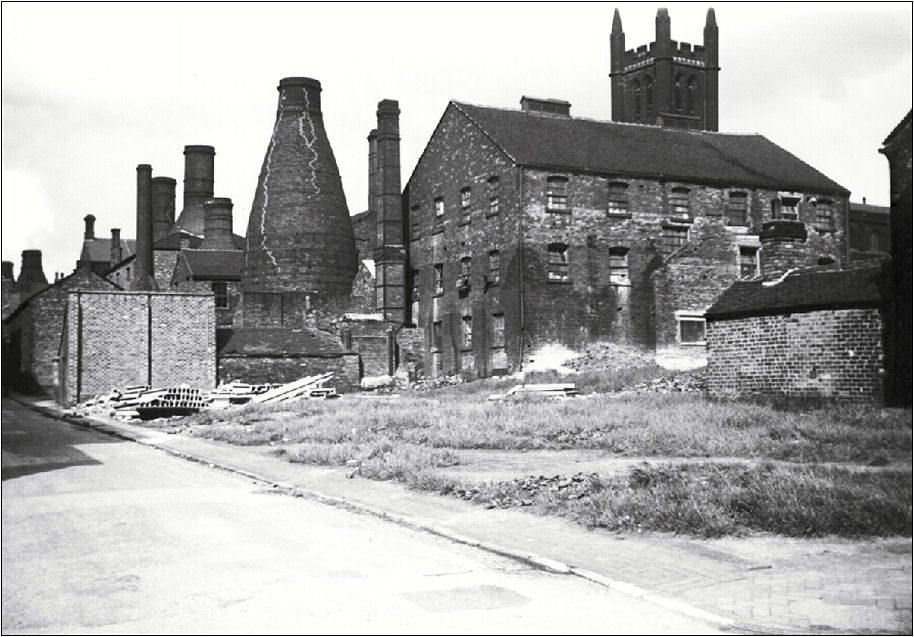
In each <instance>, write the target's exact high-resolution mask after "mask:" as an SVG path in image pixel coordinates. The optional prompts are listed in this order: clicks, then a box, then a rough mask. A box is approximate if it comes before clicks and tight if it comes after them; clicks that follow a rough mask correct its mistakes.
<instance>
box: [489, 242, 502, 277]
mask: <svg viewBox="0 0 914 637" xmlns="http://www.w3.org/2000/svg"><path fill="white" fill-rule="evenodd" d="M499 281H501V254H499V252H498V250H491V251H489V284H490V285H491V284H493V283H498V282H499Z"/></svg>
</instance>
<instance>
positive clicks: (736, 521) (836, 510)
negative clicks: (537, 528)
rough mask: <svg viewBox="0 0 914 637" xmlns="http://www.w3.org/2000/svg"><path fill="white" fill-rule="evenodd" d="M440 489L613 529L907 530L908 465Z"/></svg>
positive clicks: (709, 468) (771, 468) (703, 532)
mask: <svg viewBox="0 0 914 637" xmlns="http://www.w3.org/2000/svg"><path fill="white" fill-rule="evenodd" d="M444 490H445V491H446V492H450V493H455V494H456V495H460V496H462V497H464V498H465V499H470V500H473V501H476V502H480V503H484V504H488V505H489V506H502V507H509V506H532V507H533V508H534V509H535V510H537V511H538V512H540V513H544V514H553V515H561V516H563V517H567V518H570V519H573V520H575V521H577V522H579V523H581V524H585V525H586V526H588V527H591V528H594V527H599V528H605V529H609V530H616V531H633V530H634V531H647V530H649V531H671V532H675V533H686V534H690V535H698V536H702V537H719V536H723V535H730V534H740V533H744V532H748V531H765V532H770V533H778V534H781V535H788V536H795V537H815V536H823V535H829V534H836V535H842V536H849V537H854V536H866V535H882V536H888V535H902V536H906V537H910V535H911V497H912V491H911V473H910V471H880V472H865V473H861V472H854V471H849V470H847V469H837V468H831V467H802V466H785V465H775V464H773V463H761V464H758V465H752V466H744V465H720V464H711V463H699V464H688V465H671V464H661V465H654V466H648V465H645V466H643V467H636V468H634V469H632V470H631V471H630V472H629V474H628V475H627V476H622V477H614V478H601V477H600V476H596V475H591V476H581V475H579V476H574V477H572V478H564V479H562V480H560V481H558V482H555V481H553V482H551V483H549V482H547V483H543V482H542V481H536V480H530V479H522V480H514V481H511V482H497V483H484V484H482V485H472V486H468V485H457V484H451V485H448V486H446V487H445V488H444Z"/></svg>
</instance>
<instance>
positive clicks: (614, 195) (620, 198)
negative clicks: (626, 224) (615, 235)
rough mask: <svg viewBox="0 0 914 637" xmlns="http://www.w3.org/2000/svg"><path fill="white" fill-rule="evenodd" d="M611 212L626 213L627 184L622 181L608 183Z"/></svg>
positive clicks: (609, 208) (609, 209)
mask: <svg viewBox="0 0 914 637" xmlns="http://www.w3.org/2000/svg"><path fill="white" fill-rule="evenodd" d="M607 210H608V211H609V212H610V213H611V214H620V215H624V214H628V184H627V183H625V182H624V181H612V182H610V183H609V206H608V208H607Z"/></svg>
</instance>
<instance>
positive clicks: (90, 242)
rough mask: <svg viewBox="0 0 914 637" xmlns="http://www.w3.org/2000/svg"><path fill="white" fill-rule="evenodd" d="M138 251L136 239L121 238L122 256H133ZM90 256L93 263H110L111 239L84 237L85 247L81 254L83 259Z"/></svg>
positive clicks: (89, 258) (80, 256)
mask: <svg viewBox="0 0 914 637" xmlns="http://www.w3.org/2000/svg"><path fill="white" fill-rule="evenodd" d="M135 252H136V241H135V240H134V239H121V257H122V258H126V257H129V256H132V255H133V254H134V253H135ZM86 257H88V260H89V261H92V262H93V263H100V262H104V263H110V262H111V239H110V238H108V239H100V238H98V237H96V238H95V239H83V249H82V252H81V253H80V255H79V258H80V259H81V260H85V259H86Z"/></svg>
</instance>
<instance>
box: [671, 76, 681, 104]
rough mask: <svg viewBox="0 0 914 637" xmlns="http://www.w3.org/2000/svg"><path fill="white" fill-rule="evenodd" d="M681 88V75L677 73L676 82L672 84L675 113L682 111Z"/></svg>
mask: <svg viewBox="0 0 914 637" xmlns="http://www.w3.org/2000/svg"><path fill="white" fill-rule="evenodd" d="M682 89H683V81H682V76H681V75H677V76H676V82H675V84H674V85H673V110H674V111H676V112H677V113H681V112H682Z"/></svg>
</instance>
